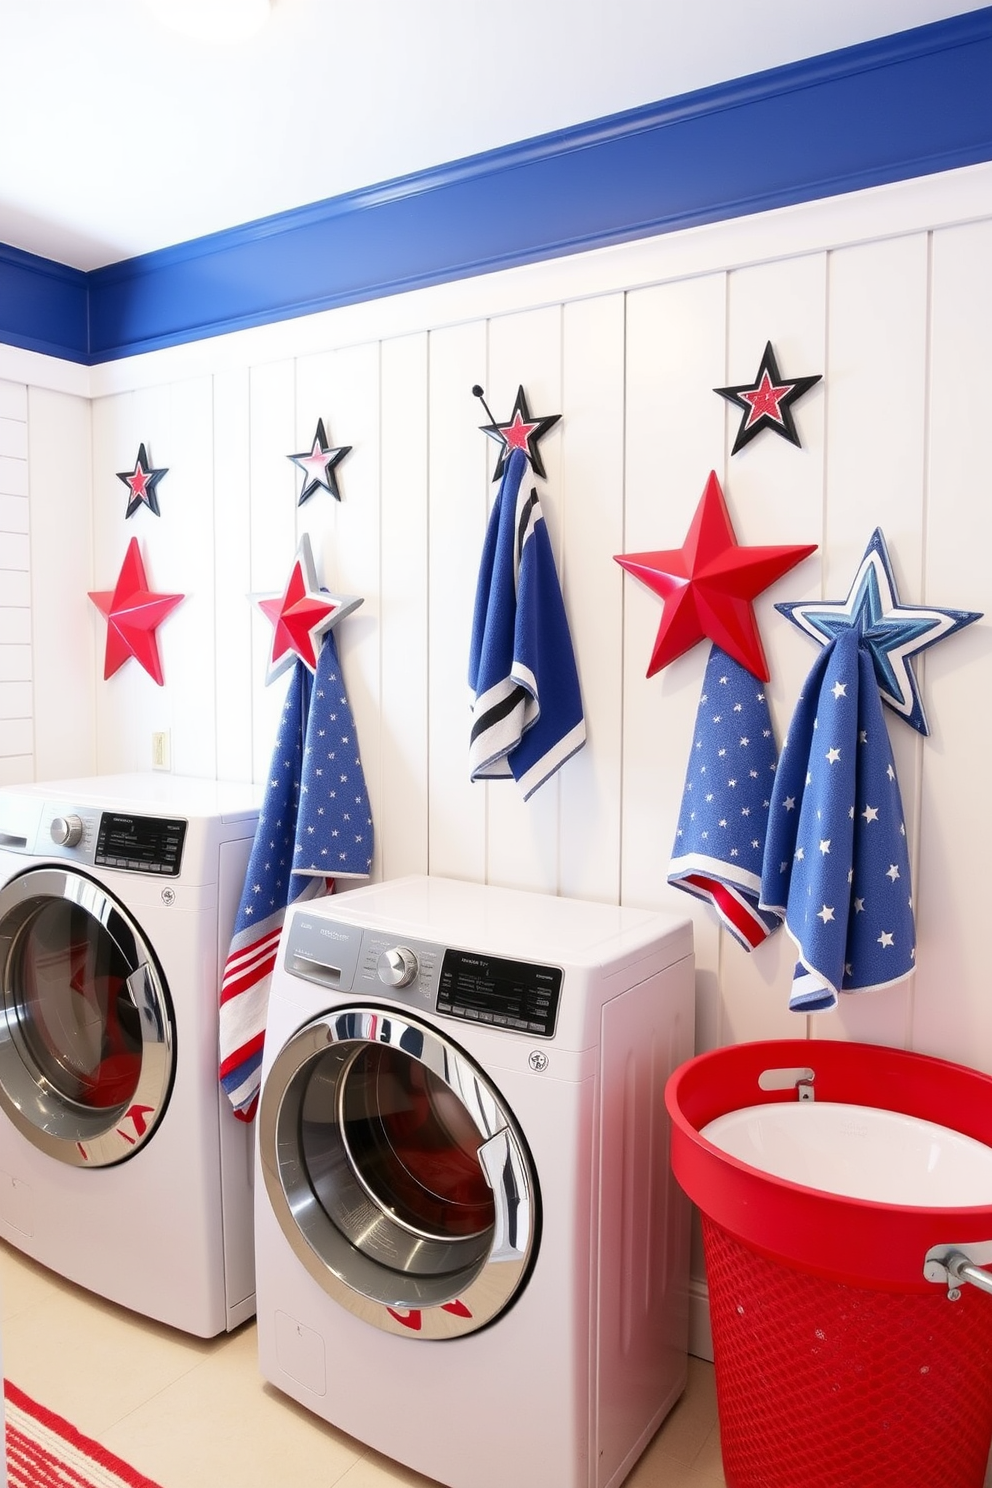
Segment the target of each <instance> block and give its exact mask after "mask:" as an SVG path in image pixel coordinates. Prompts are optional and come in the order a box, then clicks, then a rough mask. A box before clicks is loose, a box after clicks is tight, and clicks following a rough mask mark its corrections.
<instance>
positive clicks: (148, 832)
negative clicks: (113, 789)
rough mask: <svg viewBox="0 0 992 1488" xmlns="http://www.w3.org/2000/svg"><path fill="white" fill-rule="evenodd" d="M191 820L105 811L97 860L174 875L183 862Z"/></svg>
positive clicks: (171, 876)
mask: <svg viewBox="0 0 992 1488" xmlns="http://www.w3.org/2000/svg"><path fill="white" fill-rule="evenodd" d="M187 825H188V823H187V822H185V821H181V820H179V819H177V818H175V817H161V816H122V815H120V814H119V813H117V812H114V811H104V812H103V813H102V815H101V817H100V833H99V836H98V837H97V843H96V862H97V863H99V864H101V865H102V866H103V867H105V868H126V869H129V870H130V871H131V872H132V873H159V874H162V876H163V877H170V878H174V877H175V876H176V875H177V874H178V872H179V868H180V865H181V863H182V857H183V843H184V842H185V840H186V827H187Z"/></svg>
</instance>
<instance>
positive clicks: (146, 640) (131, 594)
mask: <svg viewBox="0 0 992 1488" xmlns="http://www.w3.org/2000/svg"><path fill="white" fill-rule="evenodd" d="M89 597H90V599H91V600H92V601H93V603H94V604H95V605H96V607H97V609H98V610H99V611H100V613H101V615H106V617H107V650H106V656H105V660H104V667H103V678H104V681H106V680H107V678H108V677H112V676H113V675H114V673H115V672H116V671H118V670H119V669H120V668H121V667H122V666H123V665H124V663H125V662H126V661H127V660H128V658H129V657H131V656H133V657H134V659H135V661H137V662H140V664H141V665H142V666H143V667H144V669H145V671H146V672H147V673H148V675H149V677H151V678H152V680H153V681H154V682H157V683H158V685H159V687H161V686H162V685H163V682H164V678H163V676H162V660H161V657H160V656H159V654H158V641H157V639H156V636H155V631H156V630H157V629H158V627H159V626H160V625H161V624H162V621H163V620H164V619H165V618H166V616H167V615H171V613H172V611H173V610H174V609H175V608H176V605H178V604H181V602H182V601H183V600H184V599H185V597H186V596H185V595H184V594H155V593H153V592H152V591H151V590H150V589H149V588H148V580H147V579H146V577H145V566H144V564H143V563H142V561H141V551H140V549H139V547H138V539H137V538H136V537H132V539H131V541H130V543H129V544H128V549H127V552H126V553H125V554H124V562H123V563H122V564H121V571H120V573H119V574H118V577H117V584H116V586H115V587H114V588H113V589H112V590H99V591H97V592H95V593H94V592H91V593H90V596H89Z"/></svg>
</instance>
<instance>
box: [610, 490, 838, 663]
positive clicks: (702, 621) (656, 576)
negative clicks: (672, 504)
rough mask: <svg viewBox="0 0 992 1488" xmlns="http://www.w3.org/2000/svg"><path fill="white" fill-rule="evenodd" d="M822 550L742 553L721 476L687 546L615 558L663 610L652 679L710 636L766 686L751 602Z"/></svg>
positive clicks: (812, 546)
mask: <svg viewBox="0 0 992 1488" xmlns="http://www.w3.org/2000/svg"><path fill="white" fill-rule="evenodd" d="M815 551H816V543H802V544H799V543H790V544H787V545H783V546H781V547H769V548H761V547H756V548H743V547H740V546H739V545H738V543H737V539H736V537H735V536H734V529H733V526H732V525H731V521H730V513H729V512H728V510H727V503H726V501H725V500H724V496H723V491H722V490H721V488H720V482H719V481H718V480H717V478H716V473H715V472H714V471H710V477H709V480H708V481H707V482H706V488H705V490H704V491H703V494H702V497H701V498H700V502H699V505H698V506H697V508H696V514H695V516H694V517H693V519H692V525H691V527H690V528H689V531H688V534H687V536H686V539H685V542H684V543H683V544H682V546H681V548H666V549H663V550H661V551H659V552H652V553H624V554H616V555H615V557H616V562H617V563H619V564H620V567H621V568H625V569H626V570H627V572H628V573H631V574H633V575H634V577H635V578H637V579H640V580H641V582H642V583H643V584H646V585H647V587H648V588H649V589H651V590H653V592H654V593H655V594H658V595H660V596H661V599H662V602H663V609H662V612H661V623H660V624H659V626H658V634H657V637H656V639H655V643H654V650H653V651H652V653H651V661H650V664H649V666H648V670H647V675H648V676H649V677H653V676H654V674H655V672H658V671H660V670H661V668H662V667H664V666H668V664H669V662H671V661H675V659H676V658H677V657H679V656H681V655H682V654H683V653H684V652H686V651H689V650H691V649H692V647H693V646H695V645H696V643H697V641H701V640H703V639H704V637H707V636H708V637H709V639H710V640H711V641H713V642H714V643H715V644H716V645H717V646H720V647H722V648H723V650H724V651H726V652H727V654H728V656H732V657H733V658H734V660H735V661H737V662H739V663H740V665H741V666H743V667H746V668H747V670H748V671H749V672H751V673H752V674H753V675H754V676H755V677H757V678H758V679H759V680H760V681H762V682H767V681H768V663H767V661H766V660H765V653H764V650H763V648H762V645H761V636H760V634H759V633H758V624H757V621H756V620H755V618H754V610H753V608H752V605H751V601H752V600H754V599H755V598H756V597H757V596H758V595H759V594H760V593H761V592H762V591H763V590H764V589H767V588H768V586H769V585H770V584H773V583H774V582H775V580H776V579H779V578H781V577H782V575H783V574H785V573H788V571H789V569H790V568H794V567H795V566H796V564H797V563H800V562H802V560H803V559H804V558H808V557H809V555H810V553H814V552H815Z"/></svg>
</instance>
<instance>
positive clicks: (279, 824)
mask: <svg viewBox="0 0 992 1488" xmlns="http://www.w3.org/2000/svg"><path fill="white" fill-rule="evenodd" d="M372 847H373V838H372V813H371V811H370V809H369V798H368V792H367V790H366V788H365V774H364V771H363V770H362V765H361V760H360V759H359V755H358V742H357V739H356V736H355V720H354V718H353V716H352V712H351V707H350V705H349V703H348V699H347V696H346V694H345V690H344V685H343V683H342V681H341V666H340V663H339V661H338V651H337V645H336V644H335V640H334V634H333V632H332V631H328V632H327V633H326V634H325V636H324V639H323V642H322V644H321V648H320V654H319V656H318V658H317V671H316V674H315V675H314V676H311V674H310V672H309V670H308V668H307V667H306V666H305V664H304V663H303V662H302V661H297V662H296V664H295V666H294V668H293V674H292V676H291V678H290V681H289V686H288V688H287V691H286V700H285V704H284V706H283V711H282V716H281V718H280V722H279V730H278V733H277V735H276V742H275V747H274V749H273V751H272V762H271V764H270V766H269V775H268V780H267V781H266V788H265V799H264V801H263V803H262V809H261V812H260V813H259V818H258V828H257V830H256V832H255V840H254V842H253V843H252V850H251V856H250V857H249V859H248V871H247V873H246V874H245V883H244V888H243V889H242V891H241V903H240V905H239V907H238V917H237V920H236V921H235V925H234V935H233V937H232V940H231V947H230V950H229V952H228V957H227V961H226V963H225V966H224V976H223V981H222V984H221V993H220V1071H219V1073H220V1081H221V1084H222V1086H223V1087H224V1090H225V1092H226V1093H227V1097H228V1099H229V1100H230V1102H231V1105H232V1106H233V1107H234V1114H235V1115H236V1116H237V1117H238V1119H239V1120H241V1121H251V1120H253V1118H254V1116H255V1111H256V1109H257V1106H258V1095H259V1088H260V1084H261V1066H262V1051H263V1047H264V1042H265V1023H266V1015H267V1012H268V1006H269V988H270V986H271V983H272V973H273V971H274V969H275V964H276V954H277V952H278V949H279V938H280V935H281V934H282V926H283V921H284V919H285V917H286V911H287V909H288V908H289V906H290V905H292V904H296V903H300V902H302V901H303V900H305V899H311V898H313V897H314V896H316V895H319V894H321V893H323V892H324V891H325V889H326V888H329V887H333V884H334V882H335V880H337V879H338V878H347V877H356V876H360V875H361V876H364V875H365V874H367V873H369V872H370V871H371V868H372Z"/></svg>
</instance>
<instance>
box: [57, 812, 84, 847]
mask: <svg viewBox="0 0 992 1488" xmlns="http://www.w3.org/2000/svg"><path fill="white" fill-rule="evenodd" d="M50 830H51V834H52V841H53V842H57V843H58V844H59V846H60V847H75V846H76V844H77V842H81V841H82V838H83V822H82V818H81V817H78V816H56V817H54V818H53V820H52V825H51V828H50Z"/></svg>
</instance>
